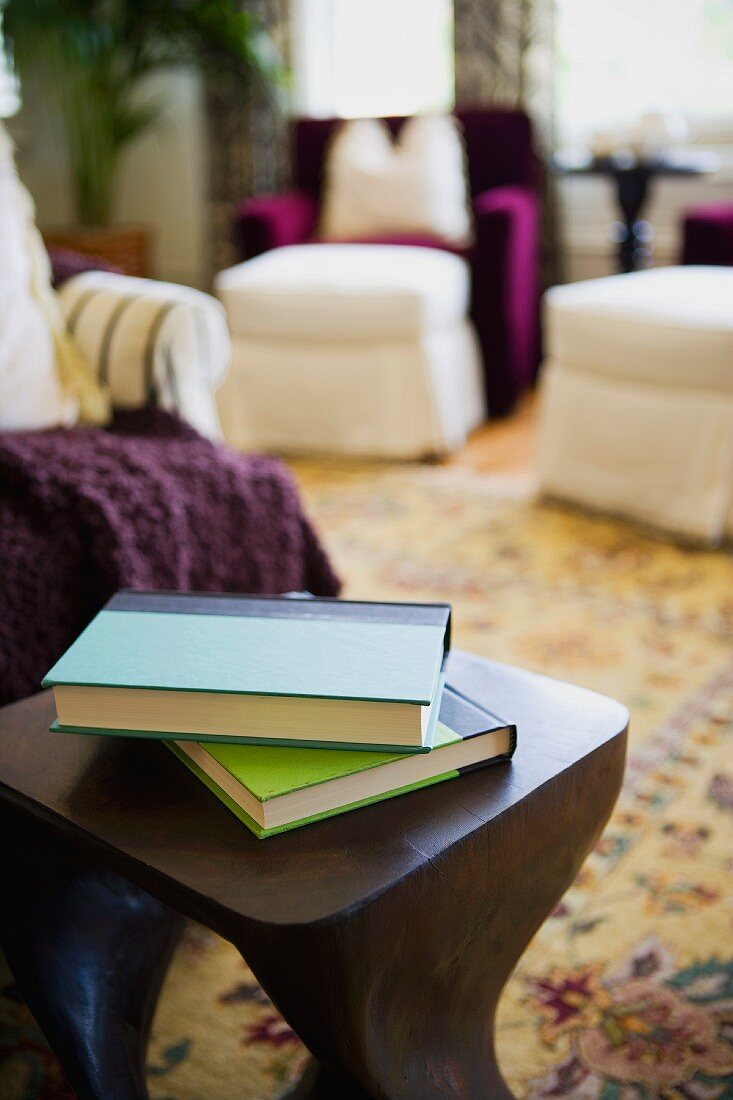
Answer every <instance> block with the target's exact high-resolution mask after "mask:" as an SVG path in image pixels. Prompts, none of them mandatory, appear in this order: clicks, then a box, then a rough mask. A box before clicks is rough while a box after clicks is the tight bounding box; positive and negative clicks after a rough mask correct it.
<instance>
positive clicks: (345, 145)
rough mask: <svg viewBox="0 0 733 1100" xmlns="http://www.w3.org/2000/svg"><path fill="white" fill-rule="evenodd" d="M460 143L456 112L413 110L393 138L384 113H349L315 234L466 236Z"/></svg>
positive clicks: (451, 240) (330, 163)
mask: <svg viewBox="0 0 733 1100" xmlns="http://www.w3.org/2000/svg"><path fill="white" fill-rule="evenodd" d="M471 231H472V226H471V216H470V209H469V201H468V184H467V180H466V163H465V150H464V148H463V140H462V136H461V131H460V128H459V124H458V121H457V119H456V118H454V117H452V116H450V115H416V116H415V117H414V118H408V119H407V121H406V122H405V124H404V126H403V127H402V129H401V130H400V132H399V134H398V135H397V137H396V138H393V137H392V134H391V133H390V130H389V128H388V126H387V124H386V123H385V122H384V121H383V120H382V119H376V118H360V119H352V120H350V121H347V122H345V123H344V124H343V126H342V127H341V129H340V130H337V131H336V133H335V134H334V135H333V137H332V139H331V141H330V143H329V147H328V151H327V153H326V163H325V181H324V195H323V209H322V212H321V220H320V226H319V233H320V235H321V236H322V237H324V238H325V239H327V240H352V241H354V240H368V239H369V238H374V239H376V240H379V239H382V238H384V237H385V236H388V235H390V234H394V235H396V236H403V235H404V236H409V235H412V234H414V235H415V236H424V237H432V238H435V239H436V240H439V241H444V242H445V243H446V244H452V245H454V246H456V247H457V248H467V247H468V246H469V244H470V243H471V235H472V233H471Z"/></svg>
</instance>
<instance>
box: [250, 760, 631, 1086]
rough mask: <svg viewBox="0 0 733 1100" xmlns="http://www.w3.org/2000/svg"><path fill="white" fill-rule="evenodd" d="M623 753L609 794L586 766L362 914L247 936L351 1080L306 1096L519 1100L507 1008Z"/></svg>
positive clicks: (603, 812) (270, 986) (309, 1042)
mask: <svg viewBox="0 0 733 1100" xmlns="http://www.w3.org/2000/svg"><path fill="white" fill-rule="evenodd" d="M620 747H621V748H622V746H620ZM617 755H618V759H617V760H615V761H611V762H609V763H608V766H607V767H606V768H605V771H606V779H607V782H606V783H605V789H604V785H602V786H601V788H600V792H601V793H600V794H599V784H598V783H597V782H594V781H593V771H592V768H591V765H589V764H588V761H587V760H586V761H585V762H584V763H583V764H582V765H580V766H578V767H576V768H574V769H572V770H571V771H568V772H566V773H565V774H564V775H563V776H562V777H559V778H558V779H557V780H555V781H554V782H550V783H547V784H545V785H544V786H542V787H539V788H538V789H537V790H536V791H535V792H534V793H533V795H532V796H531V798H529V799H527V800H525V801H522V802H519V803H517V804H515V805H514V806H512V807H511V808H510V809H509V810H508V811H507V812H505V813H504V814H502V815H500V816H499V817H496V818H494V820H493V821H491V822H490V824H488V825H487V826H486V827H485V828H479V829H478V830H476V831H475V832H474V833H472V834H470V835H469V836H468V837H466V838H465V839H463V840H461V841H459V842H458V843H456V844H455V845H453V847H451V848H449V849H448V850H447V851H445V852H444V853H443V854H442V855H436V856H434V857H433V858H432V859H431V861H430V862H428V863H426V864H424V866H423V867H422V868H421V869H419V870H417V871H416V872H415V873H413V874H412V875H410V876H408V877H407V878H405V879H403V880H402V881H400V882H399V883H397V884H396V885H394V886H392V887H391V888H390V889H388V890H387V891H386V892H385V893H383V894H381V895H379V896H377V897H376V898H374V899H373V900H371V901H368V902H366V903H365V904H364V906H363V907H362V908H360V909H359V910H358V911H356V912H354V911H350V912H347V913H344V914H341V915H336V916H335V917H334V918H333V919H332V920H329V921H323V922H318V923H314V924H310V925H300V926H295V927H293V926H283V927H280V928H273V927H272V926H270V927H269V928H263V929H259V928H256V927H255V928H249V929H248V930H247V932H246V935H245V934H244V932H243V934H242V937H241V938H240V945H241V949H242V951H243V953H244V954H245V955H246V958H247V961H248V962H249V964H250V965H251V966H252V968H253V970H254V972H255V973H256V975H257V977H258V978H259V980H260V981H261V982H262V984H263V986H264V988H265V989H266V990H267V992H268V994H269V995H270V997H271V998H272V999H273V1001H274V1003H275V1004H276V1005H277V1007H278V1008H279V1009H280V1011H281V1012H282V1013H283V1014H284V1016H285V1017H286V1019H287V1020H288V1022H289V1023H290V1025H291V1026H292V1027H293V1028H294V1029H295V1031H296V1032H297V1033H298V1035H299V1036H300V1037H301V1039H302V1040H303V1041H304V1043H305V1044H306V1046H307V1047H308V1049H309V1050H310V1051H312V1053H313V1055H314V1057H315V1058H317V1059H318V1060H319V1061H320V1063H321V1064H322V1065H323V1066H325V1067H326V1068H327V1069H328V1071H329V1073H332V1074H334V1075H335V1076H336V1077H338V1078H340V1081H341V1085H340V1090H341V1091H340V1092H339V1091H338V1089H337V1090H336V1091H334V1090H333V1089H332V1088H331V1086H330V1083H329V1080H333V1079H332V1078H331V1079H329V1078H328V1077H327V1076H325V1075H321V1076H318V1077H316V1078H315V1080H313V1081H312V1083H311V1084H310V1086H309V1087H310V1091H308V1089H307V1088H306V1089H305V1091H301V1093H300V1095H301V1096H308V1097H310V1098H312V1100H316V1098H317V1100H331V1098H332V1097H336V1096H338V1098H339V1100H346V1098H347V1097H349V1098H350V1100H351V1098H352V1097H353V1100H365V1098H368V1100H446V1098H451V1100H510V1097H511V1093H510V1091H509V1089H508V1087H507V1085H506V1083H505V1082H504V1080H503V1078H502V1076H501V1073H500V1070H499V1068H498V1065H497V1062H496V1056H495V1051H494V1016H495V1011H496V1005H497V1001H498V999H499V996H500V994H501V991H502V989H503V987H504V984H505V982H506V980H507V978H508V977H509V975H510V973H511V971H512V970H513V969H514V967H515V966H516V963H517V961H518V960H519V958H520V956H521V954H522V952H523V950H524V948H525V947H526V945H527V943H528V941H529V940H530V938H531V936H532V935H533V934H534V932H535V931H536V930H537V928H538V927H539V925H540V924H541V923H542V921H543V920H544V918H545V917H546V916H547V915H548V913H549V912H550V911H551V910H552V908H553V907H554V905H555V904H556V903H557V901H558V900H559V898H560V897H561V895H562V894H563V892H564V891H565V889H566V888H567V887H568V886H569V885H570V883H571V882H572V880H573V878H574V876H575V874H576V873H577V871H578V869H579V867H580V865H581V862H582V860H583V858H584V856H585V855H586V853H587V852H588V850H589V848H590V846H591V845H592V843H593V841H594V840H595V839H596V837H597V836H598V834H599V832H600V830H601V827H602V825H603V824H604V822H605V821H606V819H607V817H608V814H609V813H610V810H611V808H612V805H613V802H614V800H615V796H616V791H617V789H618V782H617V781H616V780H618V781H620V777H621V769H622V766H623V756H622V753H621V752H619V753H618V754H617ZM594 766H595V768H596V769H597V768H598V761H597V760H596V762H595V765H594ZM589 769H591V770H589ZM348 1090H351V1091H348ZM297 1095H298V1094H297V1093H296V1096H297Z"/></svg>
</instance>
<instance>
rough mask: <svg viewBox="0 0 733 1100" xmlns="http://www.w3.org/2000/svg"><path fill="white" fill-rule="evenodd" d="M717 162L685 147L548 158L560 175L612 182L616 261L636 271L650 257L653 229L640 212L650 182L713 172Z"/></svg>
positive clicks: (627, 268) (712, 157)
mask: <svg viewBox="0 0 733 1100" xmlns="http://www.w3.org/2000/svg"><path fill="white" fill-rule="evenodd" d="M719 166H720V164H719V160H718V158H717V157H716V156H715V155H714V154H712V153H708V152H695V151H694V150H686V151H684V152H680V153H676V154H672V153H665V154H660V155H655V156H654V157H651V158H646V157H644V158H641V159H640V158H639V157H638V156H637V155H635V154H634V153H633V152H632V151H631V150H630V149H629V148H625V149H621V150H619V151H616V152H613V153H611V154H610V155H608V156H603V157H587V156H585V157H577V156H568V155H563V154H558V155H557V156H556V157H554V159H553V162H552V167H553V170H554V171H555V172H557V173H558V174H560V175H564V176H607V177H608V178H609V179H610V180H611V181H612V182H613V184H614V187H615V189H616V201H617V203H618V207H619V211H620V213H621V218H622V220H621V221H620V222H618V223H616V225H615V226H614V230H615V237H616V239H617V241H618V265H619V270H620V271H624V272H628V271H638V270H639V269H640V268H643V267H646V266H648V264H649V263H650V260H651V255H652V239H653V229H652V226H651V225H650V223H649V222H648V221H645V220H644V219H643V218H642V214H643V212H644V208H645V206H646V203H647V200H648V197H649V189H650V186H651V184H652V182H653V181H654V180H655V179H657V178H660V177H670V178H672V179H677V178H685V177H689V176H704V175H710V174H712V173H714V172H717V170H718V168H719Z"/></svg>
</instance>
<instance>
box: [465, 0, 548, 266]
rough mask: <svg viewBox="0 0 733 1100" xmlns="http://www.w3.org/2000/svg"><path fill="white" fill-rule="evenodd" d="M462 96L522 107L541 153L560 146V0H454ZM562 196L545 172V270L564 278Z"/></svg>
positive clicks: (472, 100)
mask: <svg viewBox="0 0 733 1100" xmlns="http://www.w3.org/2000/svg"><path fill="white" fill-rule="evenodd" d="M454 11H455V51H456V56H455V69H456V100H457V102H458V103H462V104H472V105H478V104H490V103H495V104H500V105H503V106H507V107H522V108H524V109H525V110H526V111H527V113H528V114H529V115H530V116H531V117H532V120H533V122H534V123H535V127H536V134H537V144H538V152H539V153H540V155H541V156H543V158H544V159H545V161H547V159H548V158H549V156H550V154H551V153H552V151H553V149H554V147H555V113H554V106H555V94H554V91H555V90H554V76H555V0H454ZM557 222H558V212H557V199H556V194H555V187H554V185H553V179H552V176H551V175H550V174H549V173H546V175H545V219H544V232H543V269H544V277H545V281H546V283H548V284H550V283H554V282H559V281H560V275H561V273H560V270H559V267H560V256H559V249H558V247H557V239H558V233H557Z"/></svg>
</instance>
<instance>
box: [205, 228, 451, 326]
mask: <svg viewBox="0 0 733 1100" xmlns="http://www.w3.org/2000/svg"><path fill="white" fill-rule="evenodd" d="M216 290H217V293H218V295H219V297H220V298H221V300H222V302H223V303H224V306H225V307H226V311H227V316H228V320H229V327H230V329H231V331H232V333H234V334H236V335H242V336H257V337H275V338H277V339H283V338H293V337H296V338H298V339H304V340H318V341H319V342H324V341H326V342H329V341H333V342H348V343H352V342H353V341H355V340H375V339H380V340H382V341H384V340H390V339H402V338H407V339H409V338H413V337H415V336H419V335H420V334H421V333H424V332H426V331H432V330H434V329H439V328H444V327H446V326H447V325H452V324H455V323H456V322H459V321H462V320H463V319H464V318H465V316H466V314H467V312H468V304H469V290H470V277H469V270H468V265H467V264H466V262H465V260H463V259H461V258H460V257H459V256H456V255H453V254H452V253H450V252H442V251H440V250H438V249H431V248H418V247H406V246H404V245H369V244H353V245H349V244H318V245H295V246H293V247H290V248H278V249H274V250H273V251H271V252H266V253H265V254H264V255H262V256H258V257H256V258H255V259H254V260H249V261H247V262H245V263H242V264H238V265H237V266H236V267H231V268H229V269H228V270H227V271H222V272H221V273H220V274H219V275H218V276H217V278H216Z"/></svg>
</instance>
